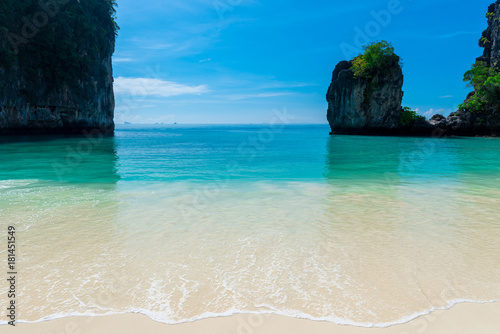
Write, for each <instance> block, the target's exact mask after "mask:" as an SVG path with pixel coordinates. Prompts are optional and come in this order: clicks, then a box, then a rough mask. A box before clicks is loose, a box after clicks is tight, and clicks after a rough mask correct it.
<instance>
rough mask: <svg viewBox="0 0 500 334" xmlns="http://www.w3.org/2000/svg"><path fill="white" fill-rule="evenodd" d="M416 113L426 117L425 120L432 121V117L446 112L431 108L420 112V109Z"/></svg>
mask: <svg viewBox="0 0 500 334" xmlns="http://www.w3.org/2000/svg"><path fill="white" fill-rule="evenodd" d="M415 111H416V112H417V113H418V114H420V115H422V116H425V118H427V119H430V118H431V117H432V116H434V115H436V114H443V112H444V109H437V110H436V109H434V108H431V109H429V110H427V111H420V110H419V108H417V109H415Z"/></svg>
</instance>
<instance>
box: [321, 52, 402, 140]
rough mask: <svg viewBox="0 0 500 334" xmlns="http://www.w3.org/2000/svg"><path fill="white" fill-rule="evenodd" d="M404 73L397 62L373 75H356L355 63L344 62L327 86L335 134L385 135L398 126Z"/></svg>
mask: <svg viewBox="0 0 500 334" xmlns="http://www.w3.org/2000/svg"><path fill="white" fill-rule="evenodd" d="M402 87H403V72H402V70H401V66H400V65H399V63H398V61H395V62H394V63H393V64H392V66H391V67H390V68H389V69H388V71H386V72H383V73H382V72H379V73H376V74H375V75H374V76H373V77H372V78H368V79H367V78H355V75H354V71H353V69H352V62H349V61H341V62H340V63H339V64H338V65H337V66H336V67H335V70H334V71H333V78H332V83H331V85H330V88H329V89H328V92H327V96H326V99H327V101H328V113H327V118H328V122H329V123H330V127H331V130H332V133H344V134H385V133H391V132H394V131H396V130H397V129H399V127H400V117H401V100H402V98H403V91H402Z"/></svg>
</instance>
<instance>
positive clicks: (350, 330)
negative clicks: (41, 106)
mask: <svg viewBox="0 0 500 334" xmlns="http://www.w3.org/2000/svg"><path fill="white" fill-rule="evenodd" d="M499 327H500V302H491V303H475V302H463V303H458V304H456V305H454V306H453V307H451V308H450V309H445V310H436V311H434V312H432V313H430V314H427V315H422V316H419V317H417V318H414V319H413V320H410V321H408V322H406V323H402V324H397V325H392V326H389V327H358V326H353V325H341V324H336V323H333V322H327V321H315V320H309V319H302V318H293V317H287V316H283V315H275V314H250V313H244V314H238V315H230V316H219V317H213V318H206V319H202V320H196V321H192V322H185V323H179V324H165V323H161V322H157V321H155V320H153V319H151V318H150V317H148V316H146V315H143V314H139V313H127V314H115V315H103V316H78V317H64V318H59V319H55V320H47V321H41V322H36V323H16V326H15V327H13V326H9V325H0V333H14V331H15V333H21V334H24V333H26V334H28V333H49V332H50V333H58V334H59V333H67V334H77V333H93V334H100V333H102V334H104V333H123V334H127V333H139V332H143V331H147V333H149V334H157V333H158V334H160V333H172V334H186V333H204V334H221V333H223V334H229V333H237V334H250V333H256V334H259V333H262V334H271V333H273V334H275V333H287V334H288V333H289V334H299V333H310V332H313V333H317V334H320V333H325V334H326V333H346V334H379V333H380V334H410V333H436V334H437V333H439V334H443V333H444V334H446V333H450V334H451V333H454V334H456V333H481V334H489V333H491V334H493V333H498V328H499Z"/></svg>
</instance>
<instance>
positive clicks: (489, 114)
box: [430, 0, 500, 136]
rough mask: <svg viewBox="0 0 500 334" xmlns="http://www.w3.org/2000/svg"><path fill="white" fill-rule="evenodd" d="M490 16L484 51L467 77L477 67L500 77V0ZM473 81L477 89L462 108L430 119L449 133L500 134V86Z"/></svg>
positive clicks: (484, 33) (483, 35)
mask: <svg viewBox="0 0 500 334" xmlns="http://www.w3.org/2000/svg"><path fill="white" fill-rule="evenodd" d="M486 17H487V19H488V27H487V29H486V30H484V31H483V34H482V36H481V39H480V40H479V46H480V47H482V48H484V50H483V55H482V56H480V57H478V58H477V59H476V63H475V64H474V65H473V69H472V70H471V71H469V72H468V73H469V75H467V74H466V76H465V81H469V80H470V79H471V77H473V75H472V73H474V71H481V72H482V73H483V74H482V75H484V73H486V72H488V73H489V74H488V76H490V77H492V79H494V80H493V81H497V79H500V72H499V70H500V0H498V1H496V2H495V3H493V4H491V5H490V6H489V7H488V12H487V14H486ZM483 81H484V80H483ZM472 84H473V86H474V91H473V92H471V93H470V94H469V95H468V96H467V98H466V100H465V102H464V104H463V105H462V106H461V108H462V110H459V111H457V112H454V113H452V114H451V115H450V116H448V117H447V118H444V117H443V116H439V115H436V116H435V117H433V118H432V119H431V120H430V123H431V124H432V125H434V126H436V127H437V128H439V129H440V130H441V131H443V132H444V133H445V134H447V135H461V136H499V135H500V87H499V86H496V85H495V84H492V85H486V84H484V83H483V82H481V81H479V82H477V81H475V80H472Z"/></svg>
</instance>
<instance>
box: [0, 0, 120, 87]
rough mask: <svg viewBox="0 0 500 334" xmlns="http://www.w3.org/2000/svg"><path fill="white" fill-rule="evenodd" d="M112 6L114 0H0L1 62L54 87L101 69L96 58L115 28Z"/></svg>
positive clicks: (109, 44)
mask: <svg viewBox="0 0 500 334" xmlns="http://www.w3.org/2000/svg"><path fill="white" fill-rule="evenodd" d="M115 8H116V1H115V0H85V1H79V0H41V1H39V0H23V1H19V0H2V1H1V2H0V68H4V69H7V70H9V69H12V68H19V70H20V71H21V73H22V75H23V76H24V77H25V78H26V79H28V81H30V82H44V83H45V84H46V85H47V86H48V87H51V88H52V89H55V88H58V87H60V86H62V85H72V84H76V83H77V82H78V81H82V80H86V79H88V78H89V77H95V76H99V75H102V74H103V73H100V72H103V71H104V68H103V64H99V62H100V59H103V58H104V56H105V55H109V54H111V53H112V51H113V49H114V40H115V36H116V33H117V31H118V26H117V25H116V22H115ZM0 84H2V83H0ZM0 88H1V86H0Z"/></svg>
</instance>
